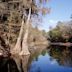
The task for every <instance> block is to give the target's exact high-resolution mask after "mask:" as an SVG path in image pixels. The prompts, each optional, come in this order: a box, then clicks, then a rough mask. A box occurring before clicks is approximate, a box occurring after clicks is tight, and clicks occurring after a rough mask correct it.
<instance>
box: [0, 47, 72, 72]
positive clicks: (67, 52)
mask: <svg viewBox="0 0 72 72" xmlns="http://www.w3.org/2000/svg"><path fill="white" fill-rule="evenodd" d="M71 56H72V47H69V48H68V47H59V46H50V47H48V49H46V48H38V49H37V50H36V51H35V52H33V53H32V54H31V55H28V56H17V55H15V56H11V57H9V58H0V72H32V70H34V71H33V72H42V69H43V68H42V69H41V65H40V64H41V63H43V64H44V65H45V64H46V65H47V64H48V65H47V66H46V67H47V68H46V67H45V68H46V69H48V67H49V65H50V62H53V63H55V64H57V65H58V66H63V67H72V57H71ZM41 59H42V60H43V61H42V60H41ZM46 59H47V61H46V62H45V60H46ZM40 60H41V61H42V62H41V61H40ZM32 64H33V65H32ZM38 65H39V66H38ZM57 65H55V66H57ZM55 66H54V67H55ZM51 70H52V69H51Z"/></svg>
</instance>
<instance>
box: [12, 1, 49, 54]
mask: <svg viewBox="0 0 72 72" xmlns="http://www.w3.org/2000/svg"><path fill="white" fill-rule="evenodd" d="M46 1H47V0H23V4H22V8H21V9H22V13H23V14H22V16H23V19H22V25H21V29H20V33H19V37H18V39H17V42H16V45H15V47H14V48H13V50H12V53H14V54H20V55H27V54H30V52H29V50H28V43H27V40H28V34H29V25H30V21H31V17H32V15H33V16H34V15H38V16H39V12H41V13H42V15H45V14H47V13H49V12H50V8H49V9H48V8H45V7H41V6H40V5H41V4H42V3H43V2H46ZM24 25H25V26H26V30H25V33H24Z"/></svg>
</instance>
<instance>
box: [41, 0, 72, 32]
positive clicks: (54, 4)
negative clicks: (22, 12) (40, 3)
mask: <svg viewBox="0 0 72 72" xmlns="http://www.w3.org/2000/svg"><path fill="white" fill-rule="evenodd" d="M46 6H47V7H50V8H51V13H50V14H48V15H45V16H43V22H42V26H41V27H40V28H41V29H45V30H46V31H48V30H49V27H52V28H54V27H55V26H56V24H57V22H58V21H69V20H70V16H71V14H72V0H50V1H49V3H48V4H46Z"/></svg>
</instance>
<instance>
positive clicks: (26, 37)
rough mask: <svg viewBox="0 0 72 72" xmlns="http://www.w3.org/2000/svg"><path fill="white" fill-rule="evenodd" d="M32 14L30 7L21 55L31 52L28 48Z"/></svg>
mask: <svg viewBox="0 0 72 72" xmlns="http://www.w3.org/2000/svg"><path fill="white" fill-rule="evenodd" d="M30 16H31V8H30V9H29V14H28V19H27V21H26V31H25V34H24V37H23V42H22V51H21V52H20V55H28V54H30V52H29V50H28V42H27V40H28V34H29V25H30V23H29V22H30Z"/></svg>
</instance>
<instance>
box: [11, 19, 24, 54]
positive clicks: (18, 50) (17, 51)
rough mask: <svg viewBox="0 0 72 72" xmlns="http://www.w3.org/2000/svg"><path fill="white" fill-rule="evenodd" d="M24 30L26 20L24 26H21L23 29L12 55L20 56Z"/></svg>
mask: <svg viewBox="0 0 72 72" xmlns="http://www.w3.org/2000/svg"><path fill="white" fill-rule="evenodd" d="M23 19H24V18H23ZM23 28H24V20H22V25H21V29H20V33H19V36H18V39H17V42H16V45H15V47H14V48H13V50H12V51H11V53H12V54H19V53H20V51H21V41H22V35H23Z"/></svg>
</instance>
